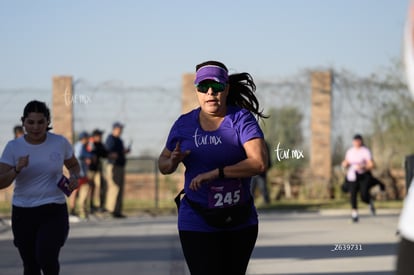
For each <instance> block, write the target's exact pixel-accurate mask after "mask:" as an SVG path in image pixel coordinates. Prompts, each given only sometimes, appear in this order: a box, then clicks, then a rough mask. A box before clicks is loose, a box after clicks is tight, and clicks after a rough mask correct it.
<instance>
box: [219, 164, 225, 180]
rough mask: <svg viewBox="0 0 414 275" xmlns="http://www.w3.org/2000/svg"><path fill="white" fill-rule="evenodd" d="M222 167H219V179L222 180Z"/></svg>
mask: <svg viewBox="0 0 414 275" xmlns="http://www.w3.org/2000/svg"><path fill="white" fill-rule="evenodd" d="M224 177H225V176H224V167H219V178H220V179H224Z"/></svg>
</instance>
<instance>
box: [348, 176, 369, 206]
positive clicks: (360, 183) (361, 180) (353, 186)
mask: <svg viewBox="0 0 414 275" xmlns="http://www.w3.org/2000/svg"><path fill="white" fill-rule="evenodd" d="M371 177H372V176H371V173H369V172H367V173H364V174H357V179H356V181H354V182H350V183H349V189H350V193H351V205H352V208H353V209H358V202H357V195H358V191H359V192H360V194H361V200H362V201H363V202H365V203H369V201H370V200H371V195H370V193H369V189H370V187H371V186H370V183H371Z"/></svg>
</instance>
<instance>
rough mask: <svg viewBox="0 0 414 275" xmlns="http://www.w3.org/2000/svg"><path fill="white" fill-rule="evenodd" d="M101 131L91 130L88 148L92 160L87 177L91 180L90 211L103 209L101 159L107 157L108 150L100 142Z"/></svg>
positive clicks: (103, 193)
mask: <svg viewBox="0 0 414 275" xmlns="http://www.w3.org/2000/svg"><path fill="white" fill-rule="evenodd" d="M102 134H103V131H100V130H98V129H95V130H94V131H93V132H92V136H91V140H90V142H89V145H88V147H89V148H88V149H89V151H90V152H91V154H92V161H91V164H90V165H89V173H88V178H89V179H90V181H91V182H92V192H91V212H96V211H100V212H102V211H103V210H104V208H105V207H104V206H105V205H104V201H105V193H106V192H103V190H105V188H104V185H103V170H102V159H103V158H107V157H108V150H107V149H106V147H105V145H104V144H103V143H102Z"/></svg>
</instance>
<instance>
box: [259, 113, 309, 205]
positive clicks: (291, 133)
mask: <svg viewBox="0 0 414 275" xmlns="http://www.w3.org/2000/svg"><path fill="white" fill-rule="evenodd" d="M267 113H268V114H269V115H270V117H269V119H267V120H266V121H264V122H263V123H262V128H263V131H264V134H265V138H266V140H267V142H268V144H269V146H270V153H271V154H270V158H271V161H272V163H273V166H272V171H273V173H270V176H269V179H272V178H275V177H276V178H279V179H280V181H281V182H279V185H280V186H281V188H280V192H279V193H278V194H276V198H277V199H279V198H280V196H281V195H282V193H284V195H285V196H286V197H287V198H290V197H291V196H292V188H291V180H292V178H293V177H294V176H295V174H296V173H297V172H298V169H299V168H301V167H303V166H304V164H305V162H306V160H305V158H304V155H305V153H304V152H303V151H304V149H303V147H302V146H303V133H302V132H303V129H302V128H303V127H302V126H301V125H302V119H303V115H302V113H301V112H300V111H299V110H298V109H297V108H296V107H292V106H285V107H280V108H271V109H270V110H269V111H268V112H267ZM299 151H300V152H301V153H299Z"/></svg>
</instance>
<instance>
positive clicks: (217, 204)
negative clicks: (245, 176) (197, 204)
mask: <svg viewBox="0 0 414 275" xmlns="http://www.w3.org/2000/svg"><path fill="white" fill-rule="evenodd" d="M244 200H245V194H244V189H243V188H242V182H241V180H238V179H235V180H226V181H223V183H222V184H220V185H214V186H210V187H209V192H208V208H225V207H229V206H233V205H236V204H239V203H241V202H243V201H244Z"/></svg>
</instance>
